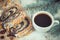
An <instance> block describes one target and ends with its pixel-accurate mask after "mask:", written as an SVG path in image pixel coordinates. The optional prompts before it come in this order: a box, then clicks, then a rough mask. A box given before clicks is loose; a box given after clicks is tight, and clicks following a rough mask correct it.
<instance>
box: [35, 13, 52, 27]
mask: <svg viewBox="0 0 60 40" xmlns="http://www.w3.org/2000/svg"><path fill="white" fill-rule="evenodd" d="M34 22H35V24H37V25H38V26H40V27H48V26H50V25H51V23H52V19H51V18H50V16H48V15H47V14H43V13H41V14H37V15H36V16H35V18H34Z"/></svg>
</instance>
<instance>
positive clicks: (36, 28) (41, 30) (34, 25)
mask: <svg viewBox="0 0 60 40" xmlns="http://www.w3.org/2000/svg"><path fill="white" fill-rule="evenodd" d="M40 14H46V15H48V16H49V17H50V18H51V21H52V22H51V24H50V25H49V26H47V27H42V26H38V25H37V24H36V23H35V21H34V18H35V17H36V16H37V15H40ZM32 23H33V27H34V28H35V30H36V31H39V32H47V31H49V30H50V29H51V28H52V27H54V26H56V25H58V24H59V21H58V20H54V17H53V16H52V14H51V13H49V12H47V11H39V12H37V13H35V14H34V15H33V17H32Z"/></svg>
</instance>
